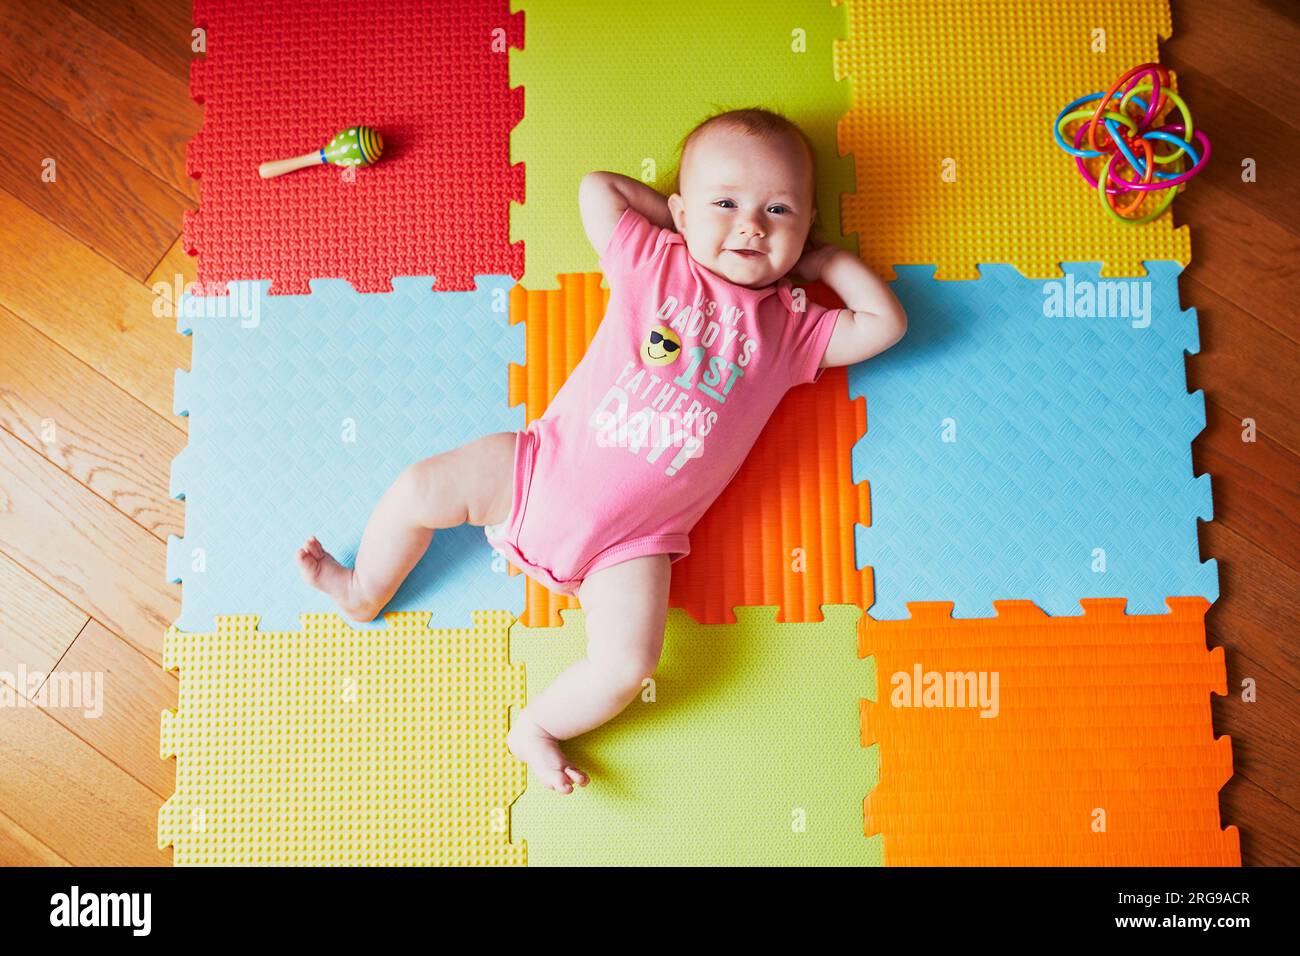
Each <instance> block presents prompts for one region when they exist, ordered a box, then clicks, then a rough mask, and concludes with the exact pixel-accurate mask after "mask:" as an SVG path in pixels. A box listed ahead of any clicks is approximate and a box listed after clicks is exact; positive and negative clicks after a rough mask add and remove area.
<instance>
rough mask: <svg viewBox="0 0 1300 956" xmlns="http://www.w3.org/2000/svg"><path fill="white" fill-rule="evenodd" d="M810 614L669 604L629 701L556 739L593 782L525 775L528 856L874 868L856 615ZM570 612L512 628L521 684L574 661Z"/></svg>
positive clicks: (519, 838)
mask: <svg viewBox="0 0 1300 956" xmlns="http://www.w3.org/2000/svg"><path fill="white" fill-rule="evenodd" d="M823 610H824V614H825V620H824V621H823V622H822V623H819V624H779V623H777V621H776V608H775V607H738V608H736V621H737V623H735V624H707V625H705V624H696V623H695V622H694V620H693V619H692V618H691V617H690V615H688V614H686V613H685V612H684V611H682V610H680V609H677V608H673V609H670V610H669V612H668V622H667V627H666V630H665V639H664V649H663V653H662V656H661V658H660V661H659V667H658V669H657V670H656V672H655V675H654V678H653V680H652V681H651V682H649V683H647V685H646V688H645V690H644V691H643V693H642V695H641V697H639V698H637V699H636V700H634V701H633V702H632V703H631V704H629V705H628V707H627V709H626V710H624V711H623V712H622V713H621V714H619V715H618V716H617V717H615V718H614V719H613V720H611V721H609V722H608V723H606V724H604V725H603V726H601V727H597V728H596V729H595V730H591V731H588V732H587V733H585V734H582V735H581V736H579V737H575V738H573V739H572V740H569V741H566V742H565V743H564V744H563V746H564V749H565V753H566V754H567V755H568V756H569V757H570V759H571V760H572V761H573V763H574V764H575V765H577V766H579V767H581V768H582V769H583V770H584V771H585V772H586V773H587V774H588V775H589V776H590V778H591V782H590V783H589V784H588V785H587V786H586V787H578V788H575V789H574V791H573V792H572V793H569V794H561V793H557V792H556V791H553V790H550V789H548V788H547V787H546V786H545V785H544V784H542V783H541V782H540V781H539V780H538V778H537V777H536V775H535V774H533V773H532V772H531V771H529V773H528V788H527V789H526V790H525V791H524V795H523V796H522V797H520V799H519V800H518V801H517V802H516V803H515V805H514V807H513V808H512V811H511V815H510V817H511V837H512V839H513V840H514V841H515V842H516V843H522V844H524V845H525V846H526V849H527V853H528V863H529V866H558V865H610V866H622V865H651V866H657V865H713V864H727V865H812V864H817V865H842V866H880V865H882V864H883V859H882V848H881V839H880V838H879V837H872V838H869V837H867V836H866V835H865V821H864V816H863V801H864V799H865V798H866V796H867V794H868V793H869V792H870V791H871V790H872V789H873V788H874V787H875V786H876V783H877V780H878V772H879V766H878V748H876V747H871V748H864V747H863V746H862V733H861V723H860V707H861V701H862V700H863V699H874V697H875V686H876V677H875V670H874V667H875V662H874V659H870V658H869V659H868V660H866V661H863V660H861V659H860V658H859V657H858V649H857V629H858V621H859V619H860V618H861V616H862V611H861V609H860V608H858V607H855V606H852V605H830V604H828V605H824V606H823ZM584 618H585V616H584V614H583V612H582V611H580V610H568V609H566V610H563V611H561V619H562V621H563V622H564V623H563V626H561V627H558V628H529V627H525V626H524V625H522V624H518V623H516V624H515V625H514V627H512V628H511V630H510V651H511V660H512V661H514V662H516V663H522V664H523V665H524V673H525V678H526V683H527V687H528V689H529V690H530V691H532V692H534V693H537V692H539V691H540V690H541V689H543V688H544V687H546V685H547V684H549V683H550V682H551V681H552V680H554V679H555V677H556V676H557V675H558V674H559V673H560V672H561V671H562V670H564V669H565V668H566V667H567V666H568V665H569V664H571V663H573V662H574V661H577V660H579V659H581V658H582V657H584V656H585V654H586V632H585V629H584ZM515 713H517V711H516V710H515V709H514V708H512V719H513V716H514V714H515Z"/></svg>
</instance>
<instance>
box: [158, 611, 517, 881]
mask: <svg viewBox="0 0 1300 956" xmlns="http://www.w3.org/2000/svg"><path fill="white" fill-rule="evenodd" d="M472 617H473V623H472V626H470V627H459V628H440V629H434V630H431V629H430V628H429V627H428V621H429V614H428V613H427V612H425V613H419V612H413V611H402V612H394V613H390V614H388V615H386V616H385V627H384V628H382V629H380V630H353V629H352V628H350V627H349V626H348V625H347V624H346V623H345V622H344V621H343V619H342V618H341V617H339V616H337V615H335V614H304V615H302V627H301V628H300V629H299V630H297V631H282V632H276V631H266V632H263V631H259V630H258V629H257V621H258V619H257V618H256V617H255V616H239V617H235V616H221V617H218V618H217V626H216V630H215V631H214V632H213V633H210V634H194V633H187V632H183V631H178V630H176V629H175V628H174V627H173V628H172V629H171V630H169V631H168V632H167V634H166V637H165V639H164V644H163V666H164V667H165V668H167V669H169V670H171V669H178V670H179V678H180V690H179V693H178V706H177V708H176V709H175V710H167V711H163V715H162V734H161V750H162V756H163V757H164V758H166V757H170V756H174V757H175V758H176V792H175V794H173V795H172V796H171V797H170V798H169V799H168V800H167V801H166V802H165V803H164V804H163V806H162V808H161V810H160V811H159V814H158V847H159V849H163V848H164V847H166V846H167V845H168V844H171V845H172V846H173V847H174V857H173V859H174V862H175V863H176V864H177V865H185V864H200V865H225V864H277V865H311V866H322V865H390V866H391V865H411V864H422V865H427V864H474V865H486V864H492V865H522V864H523V863H524V862H525V856H524V849H523V847H522V846H520V845H518V844H512V843H511V842H510V838H509V833H510V822H509V812H510V810H509V808H510V803H511V801H513V800H514V799H515V797H516V796H517V795H518V794H519V793H520V792H521V791H522V790H523V788H524V784H525V767H524V765H523V764H522V763H520V762H519V761H517V760H516V759H515V758H514V757H513V756H512V755H511V754H510V751H509V750H508V749H507V747H506V733H507V730H508V725H507V718H508V714H509V707H510V705H511V704H515V705H517V704H518V703H519V702H520V701H522V700H523V687H524V685H523V672H522V669H521V668H519V667H516V666H514V665H511V664H510V663H509V660H508V657H507V649H508V640H509V638H508V634H509V629H510V624H511V622H512V621H513V620H514V616H513V615H512V614H510V613H509V612H507V611H475V612H473V615H472Z"/></svg>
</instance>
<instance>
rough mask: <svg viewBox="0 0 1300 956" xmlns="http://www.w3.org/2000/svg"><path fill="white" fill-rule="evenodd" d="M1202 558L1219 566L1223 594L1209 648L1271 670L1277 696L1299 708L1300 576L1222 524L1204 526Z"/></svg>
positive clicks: (1212, 615) (1212, 619)
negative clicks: (1299, 621)
mask: <svg viewBox="0 0 1300 956" xmlns="http://www.w3.org/2000/svg"><path fill="white" fill-rule="evenodd" d="M1201 554H1202V556H1203V557H1204V558H1206V559H1209V558H1217V559H1218V561H1219V589H1220V592H1221V593H1220V597H1219V600H1218V601H1216V602H1215V603H1214V604H1213V605H1211V606H1210V611H1209V614H1208V615H1207V617H1206V629H1207V631H1208V636H1207V640H1208V642H1209V645H1210V646H1211V647H1214V646H1216V645H1219V644H1222V645H1223V646H1224V648H1226V649H1227V653H1228V654H1230V655H1231V654H1235V653H1237V652H1238V651H1240V652H1241V653H1244V654H1248V655H1249V656H1250V657H1251V658H1252V659H1253V660H1255V661H1257V662H1258V663H1259V665H1260V666H1261V667H1265V668H1267V669H1268V672H1269V673H1270V674H1271V675H1273V677H1274V678H1275V681H1274V684H1275V689H1276V692H1277V693H1279V694H1289V695H1290V701H1291V706H1292V707H1293V708H1294V707H1295V701H1296V699H1297V698H1298V697H1300V694H1297V688H1300V657H1297V655H1296V652H1295V648H1294V647H1293V646H1292V645H1293V643H1294V641H1293V639H1292V634H1293V633H1294V631H1295V602H1296V595H1297V594H1300V572H1298V571H1296V570H1295V569H1294V568H1291V567H1288V566H1287V565H1285V564H1283V563H1282V562H1281V561H1279V560H1277V559H1276V558H1274V557H1273V556H1272V555H1270V554H1269V553H1268V552H1266V551H1262V550H1260V549H1259V548H1257V547H1255V546H1254V545H1253V544H1251V543H1250V542H1249V541H1247V540H1246V539H1245V538H1243V537H1242V536H1241V535H1239V534H1237V532H1235V531H1233V530H1232V529H1231V528H1228V527H1226V526H1224V525H1221V524H1219V523H1218V522H1217V521H1211V522H1208V523H1206V524H1202V525H1201ZM1283 685H1289V687H1290V690H1289V691H1284V690H1283V689H1282V686H1283ZM1274 744H1275V745H1276V742H1274Z"/></svg>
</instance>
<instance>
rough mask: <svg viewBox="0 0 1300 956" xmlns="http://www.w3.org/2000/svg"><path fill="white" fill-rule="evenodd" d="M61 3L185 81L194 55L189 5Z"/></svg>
mask: <svg viewBox="0 0 1300 956" xmlns="http://www.w3.org/2000/svg"><path fill="white" fill-rule="evenodd" d="M63 6H66V7H68V8H69V9H72V10H76V11H77V12H78V13H80V14H81V15H82V16H84V17H85V18H86V19H88V20H91V21H92V22H94V24H95V25H96V26H98V27H99V28H100V29H101V30H103V31H104V32H106V33H110V34H112V35H113V36H115V37H117V39H118V40H120V41H121V42H122V43H124V44H126V45H127V46H129V47H131V48H133V49H135V50H139V51H140V52H141V53H143V54H144V55H145V56H147V57H148V58H149V59H150V60H151V61H152V62H154V63H156V64H158V66H159V67H160V68H161V69H163V70H166V71H167V73H168V74H170V75H171V76H173V77H176V78H178V79H181V80H184V81H186V82H187V83H188V81H189V76H190V60H191V58H192V57H193V53H192V52H191V49H190V46H191V40H190V4H188V3H183V2H178V0H63Z"/></svg>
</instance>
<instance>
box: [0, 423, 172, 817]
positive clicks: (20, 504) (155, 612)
mask: <svg viewBox="0 0 1300 956" xmlns="http://www.w3.org/2000/svg"><path fill="white" fill-rule="evenodd" d="M0 500H4V501H5V507H4V508H2V509H0V551H2V552H4V553H5V554H7V555H9V557H10V558H12V559H13V560H14V561H16V562H17V563H18V564H20V565H22V566H23V567H25V568H27V569H28V570H29V571H31V572H32V573H33V574H34V575H36V576H38V577H40V578H41V579H42V580H43V581H45V582H47V583H48V584H49V585H50V586H51V587H53V588H54V589H55V590H56V591H58V592H59V593H60V594H62V595H63V596H64V597H65V598H67V599H68V600H69V601H71V602H72V603H73V604H75V605H77V607H79V608H81V609H82V610H83V611H86V612H87V613H88V614H89V615H90V616H91V617H93V618H95V619H96V620H98V621H100V622H101V623H103V624H104V625H105V626H107V627H109V628H110V629H112V630H113V631H114V632H115V633H117V634H119V635H121V636H122V637H123V638H124V639H125V640H127V641H129V642H131V644H132V645H134V646H135V647H138V648H139V649H140V650H141V651H143V652H144V653H145V654H147V655H148V656H149V657H151V658H152V659H153V660H155V661H159V662H160V663H161V661H162V636H163V632H164V631H166V629H167V628H168V627H169V626H170V625H171V623H172V622H173V621H175V620H176V617H177V616H178V615H179V613H180V587H179V586H178V585H174V584H168V583H166V564H167V548H166V545H164V544H163V542H161V541H159V540H158V539H157V538H155V537H154V536H153V535H151V534H150V533H149V532H147V531H145V530H144V529H143V528H141V527H140V526H139V525H138V524H136V523H135V522H134V521H132V520H131V519H129V518H127V517H126V516H124V515H123V514H122V513H121V512H119V511H117V510H116V509H115V508H113V507H111V506H110V505H108V504H106V503H105V502H104V501H103V500H102V499H100V498H98V497H96V496H95V495H94V494H93V493H92V492H90V491H89V490H88V489H87V488H86V487H85V486H84V485H82V484H80V483H79V482H77V481H74V480H73V479H72V478H69V477H68V476H67V475H65V474H64V473H63V472H61V471H59V470H58V469H57V468H55V467H54V466H53V465H51V464H50V463H49V462H48V461H46V460H45V459H44V458H42V457H40V456H39V455H37V454H36V453H35V452H34V451H32V450H31V449H29V448H28V447H27V446H26V445H24V444H22V442H20V441H18V440H17V439H16V438H14V437H13V436H12V435H10V434H9V433H8V432H5V431H0ZM4 805H5V804H4V803H3V802H0V807H3V806H4ZM19 822H21V821H19Z"/></svg>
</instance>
